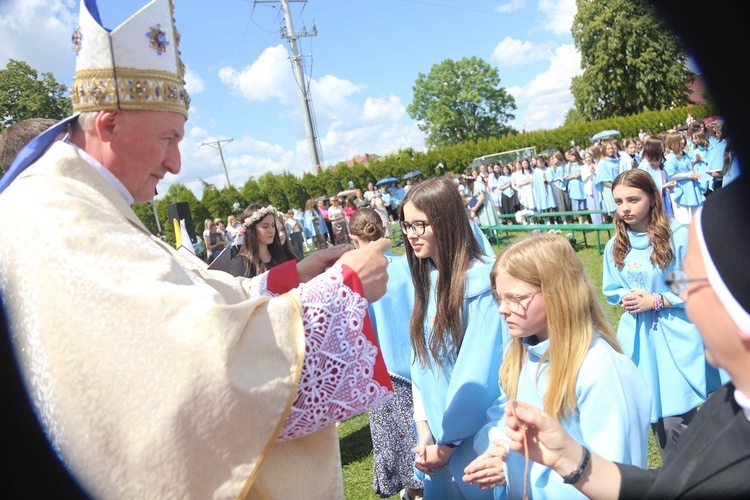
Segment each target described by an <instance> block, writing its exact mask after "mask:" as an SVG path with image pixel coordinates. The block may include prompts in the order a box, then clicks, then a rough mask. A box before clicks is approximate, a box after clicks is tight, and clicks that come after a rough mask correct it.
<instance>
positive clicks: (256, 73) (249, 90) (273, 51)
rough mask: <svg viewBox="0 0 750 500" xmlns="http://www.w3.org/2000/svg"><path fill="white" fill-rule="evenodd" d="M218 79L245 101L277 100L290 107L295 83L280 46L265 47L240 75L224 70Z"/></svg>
mask: <svg viewBox="0 0 750 500" xmlns="http://www.w3.org/2000/svg"><path fill="white" fill-rule="evenodd" d="M219 79H220V80H221V82H222V83H223V84H224V85H226V86H227V87H229V89H230V90H231V91H232V92H233V93H235V94H239V95H241V96H243V97H245V98H246V99H248V100H249V101H257V102H266V101H269V100H271V99H278V100H279V101H281V102H282V103H283V104H287V105H288V104H290V103H291V102H296V101H293V99H295V96H296V83H295V82H294V76H293V74H292V70H291V66H290V64H289V59H288V53H287V51H286V49H285V48H284V46H283V45H276V46H273V47H269V48H267V49H266V50H264V51H263V53H262V54H261V55H260V57H258V59H256V60H255V62H253V64H251V65H250V66H247V67H245V68H244V69H243V70H241V71H237V70H236V69H234V68H232V67H230V66H225V67H223V68H221V69H220V70H219Z"/></svg>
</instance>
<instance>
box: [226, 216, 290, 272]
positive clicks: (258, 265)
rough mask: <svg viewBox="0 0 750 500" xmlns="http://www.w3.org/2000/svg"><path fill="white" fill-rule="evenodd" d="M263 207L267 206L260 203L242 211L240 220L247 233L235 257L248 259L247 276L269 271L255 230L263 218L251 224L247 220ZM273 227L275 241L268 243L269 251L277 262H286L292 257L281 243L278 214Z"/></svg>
mask: <svg viewBox="0 0 750 500" xmlns="http://www.w3.org/2000/svg"><path fill="white" fill-rule="evenodd" d="M262 208H265V206H264V205H258V204H253V205H250V206H248V207H247V208H246V209H245V211H244V212H242V215H241V216H240V221H241V222H242V225H243V226H244V227H245V234H244V236H243V237H242V246H241V247H240V251H239V252H237V255H236V256H235V259H244V260H245V261H246V262H245V264H246V266H245V268H246V271H245V275H246V276H247V277H252V276H255V275H258V274H262V273H264V272H266V271H268V269H266V266H265V264H263V261H261V260H260V246H259V245H258V236H257V234H256V232H255V225H256V224H257V223H258V222H260V221H261V220H263V219H260V220H257V221H254V222H252V223H250V224H247V223H246V222H245V220H246V219H249V218H250V217H251V216H252V215H253V214H254V213H255V212H257V211H258V210H260V209H262ZM269 215H270V214H269ZM263 218H265V217H263ZM273 227H274V235H273V243H271V244H270V245H268V251H269V253H270V254H271V259H272V260H273V261H274V262H275V263H276V264H281V263H282V262H286V261H288V260H290V259H289V257H288V256H287V254H286V252H284V247H283V246H282V245H281V240H280V239H279V232H278V230H277V228H276V215H274V226H273ZM287 240H288V238H287ZM253 270H254V271H255V272H254V273H253V272H252V271H253ZM248 275H251V276H248Z"/></svg>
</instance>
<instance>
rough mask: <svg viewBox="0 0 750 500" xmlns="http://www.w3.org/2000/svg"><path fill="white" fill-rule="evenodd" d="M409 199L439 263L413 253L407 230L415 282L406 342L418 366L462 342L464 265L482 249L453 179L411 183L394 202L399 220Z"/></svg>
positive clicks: (452, 351) (451, 351)
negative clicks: (431, 313)
mask: <svg viewBox="0 0 750 500" xmlns="http://www.w3.org/2000/svg"><path fill="white" fill-rule="evenodd" d="M407 203H412V204H413V205H414V207H416V208H417V209H418V210H420V211H421V212H424V214H425V215H426V216H427V218H428V220H429V222H430V229H431V230H432V232H433V234H434V235H435V241H436V243H437V248H436V250H437V261H438V265H437V266H436V265H435V262H433V261H432V259H420V258H418V257H417V256H416V255H415V254H414V250H413V249H412V248H411V245H410V244H409V242H408V240H407V238H406V235H405V234H404V235H403V238H404V248H405V251H406V258H407V260H408V262H409V270H410V271H411V277H412V281H413V282H414V311H413V312H412V315H411V320H410V323H409V325H410V328H409V331H410V336H411V345H412V348H413V349H414V352H415V354H416V357H417V359H418V360H419V362H420V364H421V365H422V366H432V361H433V360H435V361H438V365H440V362H439V360H440V359H441V358H442V357H444V356H449V357H451V358H452V359H455V357H456V356H457V355H458V350H459V348H460V346H461V340H462V338H461V336H462V334H461V332H462V328H461V325H462V323H463V319H464V318H463V305H464V291H465V288H466V270H467V269H468V267H469V262H471V261H472V260H473V259H478V258H480V256H482V255H483V252H482V249H481V248H480V246H479V243H477V240H476V238H475V237H474V233H473V232H472V230H471V225H470V224H471V223H470V222H469V219H468V217H467V216H466V211H465V209H464V204H463V201H462V200H461V196H460V195H459V194H458V190H457V189H456V186H455V185H454V184H453V182H451V181H450V179H448V178H446V177H434V178H432V179H428V180H426V181H422V182H420V183H419V184H417V185H416V186H414V187H412V188H411V189H410V190H409V192H408V193H407V194H406V197H404V200H403V201H402V202H401V204H400V205H399V207H398V215H399V218H400V220H404V206H405V205H406V204H407ZM433 267H437V270H438V275H437V286H436V289H437V301H436V302H437V303H436V313H435V318H434V322H433V325H432V331H431V332H430V336H429V338H425V321H426V320H427V305H428V303H429V298H430V291H431V283H430V271H431V270H432V268H433Z"/></svg>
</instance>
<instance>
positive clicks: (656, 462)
mask: <svg viewBox="0 0 750 500" xmlns="http://www.w3.org/2000/svg"><path fill="white" fill-rule="evenodd" d="M575 236H576V239H577V241H579V242H582V241H583V237H582V235H581V234H578V233H577V234H576V235H575ZM605 236H606V235H605V234H603V235H602V237H603V238H604V237H605ZM520 237H522V236H520ZM592 241H595V238H592V237H589V244H591V242H592ZM502 245H503V246H505V245H507V241H506V242H503V243H502ZM495 250H496V252H497V251H498V247H497V245H495ZM391 251H392V252H393V253H398V254H401V253H403V252H404V250H403V247H402V246H401V247H394V248H393V249H392V250H391ZM578 256H579V257H580V259H581V261H582V262H583V265H584V268H585V269H586V272H587V274H588V275H589V277H590V278H591V280H592V281H593V283H594V287H595V288H596V289H597V290H601V288H602V256H601V255H599V254H598V252H597V249H596V246H595V244H594V246H593V247H589V248H579V250H578ZM600 299H601V302H602V304H603V306H604V309H605V311H606V312H607V316H608V318H609V321H610V322H611V324H612V326H613V328H615V329H617V323H618V321H619V319H620V314H621V309H620V308H619V307H614V306H610V305H609V304H607V302H606V300H605V299H604V295H601V296H600ZM338 430H339V443H340V445H341V463H342V465H343V468H344V493H345V496H346V498H347V499H353V500H358V499H376V498H380V497H378V496H377V495H376V494H375V492H374V491H373V488H372V440H371V437H370V422H369V419H368V416H367V413H364V414H362V415H359V416H356V417H354V418H351V419H349V420H347V421H345V422H342V423H341V426H340V427H339V429H338ZM648 464H649V467H652V468H653V467H658V466H660V465H661V458H660V457H659V451H658V450H657V449H656V445H655V443H654V440H653V436H652V435H649V456H648ZM391 498H394V499H396V498H398V495H395V496H393V497H391Z"/></svg>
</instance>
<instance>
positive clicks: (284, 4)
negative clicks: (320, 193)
mask: <svg viewBox="0 0 750 500" xmlns="http://www.w3.org/2000/svg"><path fill="white" fill-rule="evenodd" d="M277 1H278V2H279V3H281V8H282V10H283V11H284V18H285V21H286V28H285V27H283V26H282V27H281V28H280V34H281V38H286V39H288V40H289V50H290V51H291V53H292V55H291V58H290V59H291V62H292V69H293V71H294V79H295V80H296V81H297V89H298V90H299V100H300V104H301V106H302V117H303V119H304V121H305V135H306V136H307V149H308V151H309V152H310V162H311V164H312V168H313V172H317V171H318V168H321V167H322V166H323V165H322V162H323V155H322V153H321V151H320V143H319V141H318V137H317V126H316V125H315V112H314V110H313V105H312V99H311V98H310V96H309V94H308V90H309V89H308V87H307V80H306V79H305V68H304V66H303V64H302V56H301V55H300V53H299V47H298V45H297V40H298V39H299V38H301V37H306V36H317V35H318V30H317V28H316V27H315V24H313V28H312V31H311V32H310V33H308V32H307V29H306V28H305V25H304V24H303V25H302V31H300V32H295V31H294V25H293V23H292V12H291V10H290V9H289V2H307V0H255V3H256V4H257V3H276V2H277Z"/></svg>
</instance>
